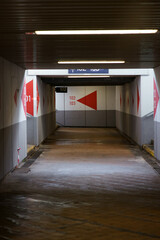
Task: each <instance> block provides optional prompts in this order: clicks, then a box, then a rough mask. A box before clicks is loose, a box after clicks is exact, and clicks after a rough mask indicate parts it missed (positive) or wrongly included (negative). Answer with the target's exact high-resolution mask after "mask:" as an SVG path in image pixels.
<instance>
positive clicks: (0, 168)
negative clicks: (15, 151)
mask: <svg viewBox="0 0 160 240" xmlns="http://www.w3.org/2000/svg"><path fill="white" fill-rule="evenodd" d="M3 176H4V130H3V129H0V179H2V178H3Z"/></svg>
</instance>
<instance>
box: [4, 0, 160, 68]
mask: <svg viewBox="0 0 160 240" xmlns="http://www.w3.org/2000/svg"><path fill="white" fill-rule="evenodd" d="M153 28H155V29H159V28H160V1H159V0H154V1H150V0H140V1H138V0H137V1H128V0H112V1H108V0H99V1H95V0H92V1H91V0H78V1H77V0H56V1H54V0H47V1H44V0H1V1H0V55H1V56H3V57H5V58H7V59H8V60H10V61H12V62H15V63H17V64H18V65H20V66H22V67H24V68H62V65H60V66H59V65H58V64H57V61H58V60H106V59H109V60H110V59H112V60H117V59H119V60H125V61H126V64H123V65H118V68H122V67H123V68H146V67H150V68H151V67H156V66H159V65H160V44H159V43H160V34H159V33H158V34H156V35H139V36H135V35H131V36H126V35H125V36H35V35H34V36H30V35H25V33H26V32H33V31H35V30H65V29H71V30H72V29H75V30H76V29H153ZM74 67H76V68H79V67H83V68H85V67H84V66H82V65H81V66H80V65H75V66H70V65H63V68H74ZM90 67H94V68H95V67H98V68H100V67H102V68H104V67H105V68H106V67H107V68H117V65H116V66H115V65H107V66H106V65H101V66H99V65H97V66H95V65H94V66H92V65H87V68H90Z"/></svg>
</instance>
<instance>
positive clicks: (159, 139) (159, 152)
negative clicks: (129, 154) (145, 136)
mask: <svg viewBox="0 0 160 240" xmlns="http://www.w3.org/2000/svg"><path fill="white" fill-rule="evenodd" d="M154 133H155V134H154V142H155V146H154V154H155V157H156V158H157V159H158V160H160V148H159V146H160V134H159V133H160V122H156V121H155V122H154Z"/></svg>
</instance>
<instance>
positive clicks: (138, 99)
mask: <svg viewBox="0 0 160 240" xmlns="http://www.w3.org/2000/svg"><path fill="white" fill-rule="evenodd" d="M139 104H140V96H139V90H138V86H137V113H138V112H139Z"/></svg>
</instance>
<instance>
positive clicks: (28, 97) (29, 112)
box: [26, 80, 34, 116]
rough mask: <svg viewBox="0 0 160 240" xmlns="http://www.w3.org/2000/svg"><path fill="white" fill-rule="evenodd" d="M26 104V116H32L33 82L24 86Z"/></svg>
mask: <svg viewBox="0 0 160 240" xmlns="http://www.w3.org/2000/svg"><path fill="white" fill-rule="evenodd" d="M26 102H27V115H28V116H34V109H33V80H31V81H30V82H28V83H27V84H26Z"/></svg>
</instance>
